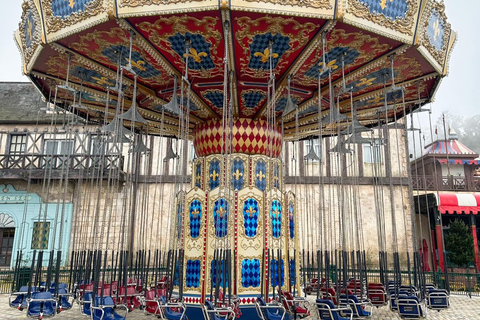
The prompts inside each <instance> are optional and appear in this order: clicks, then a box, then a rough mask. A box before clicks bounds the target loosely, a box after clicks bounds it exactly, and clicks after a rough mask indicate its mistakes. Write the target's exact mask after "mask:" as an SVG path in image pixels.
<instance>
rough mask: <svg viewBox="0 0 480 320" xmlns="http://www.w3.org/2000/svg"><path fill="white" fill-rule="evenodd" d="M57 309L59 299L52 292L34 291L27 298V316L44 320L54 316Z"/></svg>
mask: <svg viewBox="0 0 480 320" xmlns="http://www.w3.org/2000/svg"><path fill="white" fill-rule="evenodd" d="M56 310H57V300H56V299H54V297H53V296H52V294H51V293H50V292H34V293H32V297H31V298H30V299H27V317H29V318H34V319H39V320H42V319H43V318H45V317H54V316H55V314H56Z"/></svg>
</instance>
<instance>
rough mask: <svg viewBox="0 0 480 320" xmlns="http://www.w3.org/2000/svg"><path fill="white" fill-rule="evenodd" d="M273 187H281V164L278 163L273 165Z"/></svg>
mask: <svg viewBox="0 0 480 320" xmlns="http://www.w3.org/2000/svg"><path fill="white" fill-rule="evenodd" d="M273 187H274V188H277V189H280V166H279V165H278V163H276V164H275V166H274V167H273Z"/></svg>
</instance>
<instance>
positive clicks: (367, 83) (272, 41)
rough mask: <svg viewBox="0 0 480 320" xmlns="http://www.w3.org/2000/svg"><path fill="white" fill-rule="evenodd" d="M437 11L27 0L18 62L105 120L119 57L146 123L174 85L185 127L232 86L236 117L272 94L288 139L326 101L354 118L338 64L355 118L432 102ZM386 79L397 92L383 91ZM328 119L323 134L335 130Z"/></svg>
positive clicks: (309, 124)
mask: <svg viewBox="0 0 480 320" xmlns="http://www.w3.org/2000/svg"><path fill="white" fill-rule="evenodd" d="M444 9H445V8H444V5H443V2H436V1H433V0H427V1H420V0H258V1H257V0H255V1H253V0H230V1H224V0H221V1H211V0H197V1H184V0H117V1H112V0H26V1H25V2H24V3H23V15H22V19H21V22H20V25H19V30H18V31H17V32H16V34H15V38H16V41H17V43H18V46H19V48H20V51H21V54H22V59H23V71H24V73H25V74H26V75H27V76H28V77H29V78H30V79H31V81H32V82H33V83H34V84H35V85H36V86H37V88H38V89H39V90H40V91H41V92H42V94H43V95H44V96H45V97H46V98H47V99H50V100H51V101H52V102H53V100H54V98H55V99H56V100H57V102H58V101H66V102H67V104H68V103H73V99H74V98H73V94H72V92H71V91H70V90H60V89H58V91H57V93H56V94H55V89H56V87H57V85H64V84H65V82H66V80H67V77H68V85H69V87H71V88H73V89H75V90H78V91H81V92H82V94H81V104H82V105H83V106H85V108H79V109H78V110H77V112H78V113H79V114H80V115H82V116H84V117H86V116H87V114H88V116H89V117H90V119H93V120H95V119H103V117H104V115H105V111H106V110H107V109H106V105H107V98H108V100H109V101H108V105H107V108H108V110H107V117H113V115H114V112H115V107H116V105H117V99H118V94H116V93H115V92H113V91H112V92H108V93H107V91H108V90H107V88H109V87H114V86H115V84H116V79H117V78H118V77H117V70H118V69H119V68H118V66H120V65H121V66H127V65H128V66H131V67H132V69H133V71H134V73H129V72H124V76H125V77H124V78H123V85H122V86H123V88H124V89H123V92H124V97H125V106H124V107H125V108H128V106H129V105H130V104H131V103H132V99H133V95H134V88H133V87H134V86H133V84H134V80H135V77H136V78H137V79H136V80H137V88H136V97H135V102H136V106H137V108H138V110H139V112H140V113H141V115H142V116H143V117H144V118H145V119H147V120H148V123H149V133H153V134H155V133H160V119H161V111H160V110H161V107H160V106H163V105H165V104H166V103H168V102H169V101H171V100H172V96H173V94H174V92H176V94H177V96H180V92H181V90H182V88H183V89H184V91H185V92H188V94H185V92H184V94H183V96H182V97H183V98H182V99H179V98H178V97H177V101H178V103H179V104H180V105H181V106H183V107H184V108H186V109H187V108H188V110H189V112H190V114H189V117H188V121H189V123H190V132H192V133H193V130H194V128H195V126H197V125H200V124H202V123H205V122H207V121H208V120H212V119H221V117H222V115H223V110H224V109H225V106H226V103H224V96H225V94H224V92H225V91H226V90H225V88H228V91H229V92H231V96H232V97H233V98H232V99H231V100H232V101H231V103H233V110H234V111H233V113H234V117H236V118H251V119H263V118H266V115H267V109H268V105H269V102H270V105H273V106H274V108H275V113H276V117H277V121H278V122H283V124H284V127H283V128H284V137H285V138H286V139H291V138H293V137H294V135H295V134H298V136H299V137H307V136H311V135H316V134H318V126H319V117H325V116H326V115H327V114H328V110H329V108H330V105H331V104H330V100H331V99H333V100H334V101H335V105H337V106H338V107H339V110H340V112H341V113H342V114H345V115H347V116H349V117H350V118H351V113H352V110H351V109H352V103H351V98H350V94H349V93H348V94H339V91H340V90H341V89H342V87H343V78H342V73H343V72H342V71H344V74H345V77H344V80H345V84H346V86H347V87H349V88H351V89H350V90H351V92H352V97H353V105H354V106H355V108H356V110H357V116H358V120H359V121H360V122H361V123H362V124H363V125H366V126H372V125H376V124H378V118H379V112H378V110H379V108H381V109H383V110H387V116H386V117H385V116H383V117H382V119H385V120H384V121H393V119H394V118H395V117H401V116H403V114H404V107H403V102H402V101H403V99H405V103H406V110H407V111H408V110H412V109H415V108H417V107H418V106H419V105H422V104H424V103H427V102H429V101H430V100H431V99H432V97H433V96H434V93H435V91H436V90H437V88H438V86H439V84H440V80H441V78H442V77H444V76H446V75H447V72H448V59H449V55H450V52H451V50H452V47H453V45H454V43H455V40H456V34H455V32H453V31H452V30H451V27H450V24H449V23H448V22H447V18H446V16H445V13H444ZM324 40H325V41H324ZM130 41H132V45H131V48H132V50H131V52H130ZM324 48H325V50H324ZM323 51H325V64H324V62H323V58H324V57H323V53H324V52H323ZM225 57H227V58H226V59H225ZM69 60H70V63H69ZM225 60H227V61H226V62H227V63H228V69H229V72H228V74H227V75H226V73H224V63H225ZM342 61H343V65H344V67H343V68H342ZM392 61H393V68H392ZM325 65H326V66H325ZM186 66H188V73H186V72H185V71H186V70H185V69H186ZM325 67H328V68H330V70H331V72H332V77H331V81H332V85H333V86H334V87H335V89H333V90H329V77H328V75H327V74H325V73H321V71H322V70H325ZM392 69H393V77H392ZM270 70H272V74H273V77H274V80H275V81H274V82H273V81H270V85H272V86H273V88H274V94H270V95H269V94H268V91H269V90H268V88H269V79H270ZM185 74H187V79H188V82H187V81H183V80H182V79H185ZM175 78H177V79H179V86H178V88H175V87H174V79H175ZM319 78H320V79H321V81H320V86H319V84H318V82H319V81H318V79H319ZM392 78H393V79H394V81H395V83H394V84H395V86H398V87H402V88H404V91H403V92H404V95H402V93H401V91H390V92H389V93H386V92H387V90H386V89H385V88H386V87H389V86H392V82H393V80H392ZM225 79H227V80H228V83H229V86H228V87H226V86H224V83H225ZM289 79H290V99H291V100H292V101H293V102H294V103H295V104H296V105H298V130H297V128H296V123H297V121H296V119H295V114H296V113H295V112H291V113H289V114H285V115H283V116H282V113H283V112H284V110H285V107H286V105H287V101H288V97H289V92H288V91H289V90H288V83H289ZM272 83H273V84H272ZM182 84H183V87H182ZM230 84H231V87H230ZM187 86H188V88H189V89H188V90H187ZM319 88H320V89H319ZM176 89H178V90H176ZM332 92H333V94H334V95H335V96H333V97H332V96H331V95H332ZM319 94H320V97H321V103H322V105H321V110H322V112H319V108H318V101H319ZM76 99H79V97H78V96H77V98H76ZM385 99H387V103H385ZM181 100H183V101H181ZM67 104H65V103H64V105H67ZM386 104H388V108H386V109H385V105H386ZM164 123H165V124H164V127H163V130H164V132H163V133H164V134H167V135H175V134H176V132H177V130H178V117H177V116H176V115H175V114H174V113H170V112H169V110H168V109H165V118H164ZM324 126H325V128H324V130H325V131H324V133H326V134H328V133H329V130H333V129H329V128H328V124H325V125H324ZM330 133H331V132H330Z"/></svg>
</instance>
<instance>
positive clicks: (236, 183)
mask: <svg viewBox="0 0 480 320" xmlns="http://www.w3.org/2000/svg"><path fill="white" fill-rule="evenodd" d="M244 175H245V165H244V163H243V160H240V159H235V160H233V164H232V177H233V178H232V186H233V189H234V190H241V189H243V184H244V179H243V176H244Z"/></svg>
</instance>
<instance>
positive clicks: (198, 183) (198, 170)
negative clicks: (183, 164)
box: [195, 163, 202, 188]
mask: <svg viewBox="0 0 480 320" xmlns="http://www.w3.org/2000/svg"><path fill="white" fill-rule="evenodd" d="M195 187H197V188H201V187H202V164H201V163H197V164H196V165H195Z"/></svg>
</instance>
